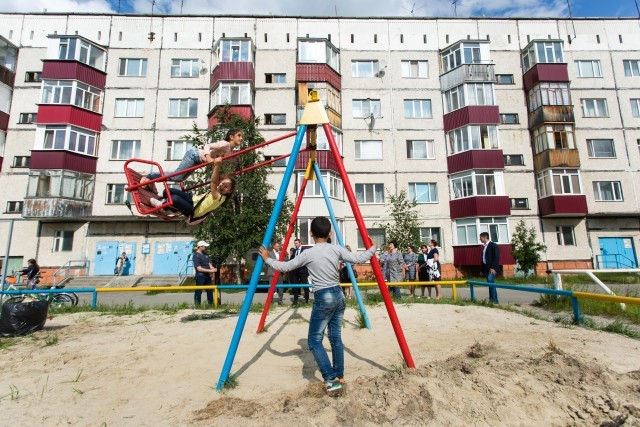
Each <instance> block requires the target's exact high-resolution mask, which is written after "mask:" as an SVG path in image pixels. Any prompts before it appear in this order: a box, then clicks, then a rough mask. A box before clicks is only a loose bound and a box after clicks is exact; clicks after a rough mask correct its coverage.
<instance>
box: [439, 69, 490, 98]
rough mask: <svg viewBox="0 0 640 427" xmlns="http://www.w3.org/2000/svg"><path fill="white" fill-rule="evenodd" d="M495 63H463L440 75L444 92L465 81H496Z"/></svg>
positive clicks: (441, 88) (441, 87)
mask: <svg viewBox="0 0 640 427" xmlns="http://www.w3.org/2000/svg"><path fill="white" fill-rule="evenodd" d="M495 82H496V74H495V71H494V65H493V64H463V65H461V66H459V67H457V68H454V69H453V70H451V71H449V72H447V73H445V74H442V75H441V76H440V90H442V91H443V92H444V91H445V90H449V89H451V88H453V87H456V86H460V85H461V84H463V83H495Z"/></svg>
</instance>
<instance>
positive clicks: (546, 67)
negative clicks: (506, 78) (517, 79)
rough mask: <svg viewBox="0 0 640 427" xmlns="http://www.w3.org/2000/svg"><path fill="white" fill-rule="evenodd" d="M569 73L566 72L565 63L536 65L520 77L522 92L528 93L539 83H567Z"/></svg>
mask: <svg viewBox="0 0 640 427" xmlns="http://www.w3.org/2000/svg"><path fill="white" fill-rule="evenodd" d="M568 81H569V72H568V71H567V64H565V63H553V64H542V63H539V64H536V65H534V66H533V67H531V68H530V69H529V71H527V72H526V73H524V75H523V76H522V82H523V85H524V91H525V92H528V91H529V90H530V89H531V88H533V87H534V86H535V85H536V84H537V83H540V82H568Z"/></svg>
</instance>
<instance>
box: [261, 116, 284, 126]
mask: <svg viewBox="0 0 640 427" xmlns="http://www.w3.org/2000/svg"><path fill="white" fill-rule="evenodd" d="M264 124H265V125H285V124H287V115H286V114H265V115H264Z"/></svg>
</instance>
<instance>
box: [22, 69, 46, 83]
mask: <svg viewBox="0 0 640 427" xmlns="http://www.w3.org/2000/svg"><path fill="white" fill-rule="evenodd" d="M41 81H42V71H27V72H26V73H25V74H24V82H25V83H39V82H41Z"/></svg>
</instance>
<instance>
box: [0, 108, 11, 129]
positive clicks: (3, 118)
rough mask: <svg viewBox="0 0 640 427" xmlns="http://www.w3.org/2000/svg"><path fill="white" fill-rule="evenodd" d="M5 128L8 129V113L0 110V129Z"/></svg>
mask: <svg viewBox="0 0 640 427" xmlns="http://www.w3.org/2000/svg"><path fill="white" fill-rule="evenodd" d="M7 129H9V114H7V113H5V112H4V111H0V130H4V131H6V130H7Z"/></svg>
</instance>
